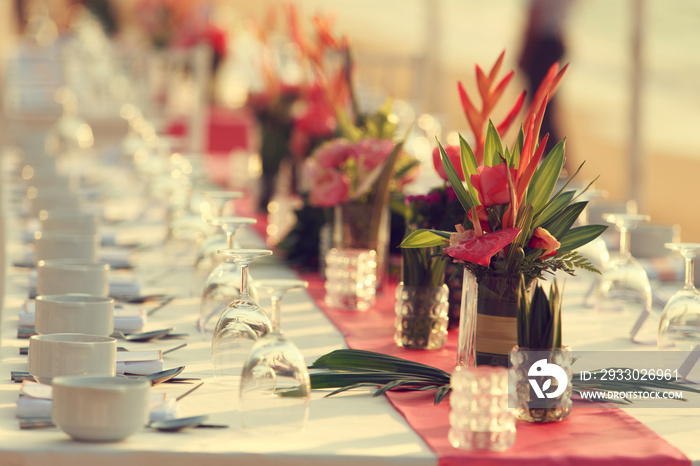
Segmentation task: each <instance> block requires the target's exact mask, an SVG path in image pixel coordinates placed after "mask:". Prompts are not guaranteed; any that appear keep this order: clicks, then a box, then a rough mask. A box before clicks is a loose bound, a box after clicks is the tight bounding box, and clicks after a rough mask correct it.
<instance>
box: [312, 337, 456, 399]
mask: <svg viewBox="0 0 700 466" xmlns="http://www.w3.org/2000/svg"><path fill="white" fill-rule="evenodd" d="M309 369H311V370H312V373H311V388H312V389H321V388H337V390H335V391H333V392H331V393H329V394H328V395H326V396H333V395H335V394H337V393H340V392H343V391H346V390H350V389H353V388H359V387H367V386H379V389H378V391H377V392H375V393H374V395H373V396H379V395H381V394H383V393H385V392H386V391H389V390H436V394H435V404H438V403H440V402H441V401H442V400H443V399H444V398H445V396H446V395H447V394H448V393H449V391H450V374H448V373H447V372H445V371H443V370H440V369H438V368H435V367H432V366H428V365H425V364H420V363H417V362H413V361H408V360H406V359H401V358H397V357H394V356H389V355H386V354H381V353H375V352H372V351H363V350H351V349H342V350H335V351H333V352H331V353H328V354H326V355H324V356H321V357H320V358H318V359H317V360H316V361H315V362H314V363H313V364H312V365H311V367H309ZM314 369H322V370H323V371H322V372H313V370H314Z"/></svg>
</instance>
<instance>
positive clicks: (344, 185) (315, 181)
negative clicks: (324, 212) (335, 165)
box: [309, 169, 350, 207]
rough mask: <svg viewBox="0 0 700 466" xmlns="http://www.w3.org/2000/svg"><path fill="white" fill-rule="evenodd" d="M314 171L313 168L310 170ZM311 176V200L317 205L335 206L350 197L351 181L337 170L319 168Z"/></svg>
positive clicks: (312, 203)
mask: <svg viewBox="0 0 700 466" xmlns="http://www.w3.org/2000/svg"><path fill="white" fill-rule="evenodd" d="M310 172H313V169H312V170H310ZM315 174H316V175H317V176H314V177H312V178H311V182H312V184H311V192H310V193H309V202H310V203H311V205H315V206H317V207H333V206H335V205H337V204H340V203H342V202H345V201H347V200H348V199H349V198H350V181H349V180H348V177H347V176H346V175H344V174H343V173H341V172H339V171H336V170H323V169H321V170H318V171H317V172H316V173H315Z"/></svg>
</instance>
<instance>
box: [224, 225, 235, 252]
mask: <svg viewBox="0 0 700 466" xmlns="http://www.w3.org/2000/svg"><path fill="white" fill-rule="evenodd" d="M236 230H237V228H232V229H231V230H226V247H227V248H229V249H233V248H234V246H233V240H234V238H235V237H236Z"/></svg>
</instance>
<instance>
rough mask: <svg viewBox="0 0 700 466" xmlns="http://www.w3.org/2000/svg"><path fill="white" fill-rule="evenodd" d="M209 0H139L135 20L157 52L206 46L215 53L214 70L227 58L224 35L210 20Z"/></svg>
mask: <svg viewBox="0 0 700 466" xmlns="http://www.w3.org/2000/svg"><path fill="white" fill-rule="evenodd" d="M212 9H213V5H212V4H211V2H210V0H193V1H190V2H182V1H179V0H141V1H140V2H139V3H138V4H137V10H138V12H139V14H138V16H137V18H138V21H139V24H140V26H141V29H142V31H143V32H144V34H146V36H147V37H148V39H149V40H150V42H151V45H152V46H153V47H155V48H157V49H160V48H165V47H169V46H172V47H185V48H187V47H192V46H194V45H196V44H199V43H206V44H209V45H210V46H211V48H212V51H213V52H214V56H213V63H212V65H213V67H214V69H216V68H217V66H218V65H219V63H220V62H221V60H222V59H223V58H224V57H225V56H226V53H227V46H226V41H227V38H226V33H225V32H224V31H223V30H222V29H221V28H219V27H218V26H217V25H216V24H215V23H214V21H212V18H211V12H212Z"/></svg>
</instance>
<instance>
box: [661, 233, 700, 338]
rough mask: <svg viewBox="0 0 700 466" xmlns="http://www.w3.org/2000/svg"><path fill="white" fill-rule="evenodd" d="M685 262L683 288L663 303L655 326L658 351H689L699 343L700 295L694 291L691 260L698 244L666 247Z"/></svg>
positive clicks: (697, 248)
mask: <svg viewBox="0 0 700 466" xmlns="http://www.w3.org/2000/svg"><path fill="white" fill-rule="evenodd" d="M666 247H667V248H669V249H673V250H674V251H677V252H678V253H680V254H681V255H682V256H683V258H684V259H685V285H684V286H683V289H681V290H679V291H677V292H676V294H674V295H673V296H672V297H671V299H669V301H668V302H667V303H666V306H665V307H664V310H663V313H662V314H661V323H660V325H659V338H658V344H659V348H664V349H667V348H670V349H676V350H682V351H691V350H693V348H695V346H696V345H697V344H698V343H700V292H699V291H698V290H697V288H695V283H694V281H695V276H694V275H695V270H694V267H695V258H696V257H697V256H698V255H700V243H666Z"/></svg>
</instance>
